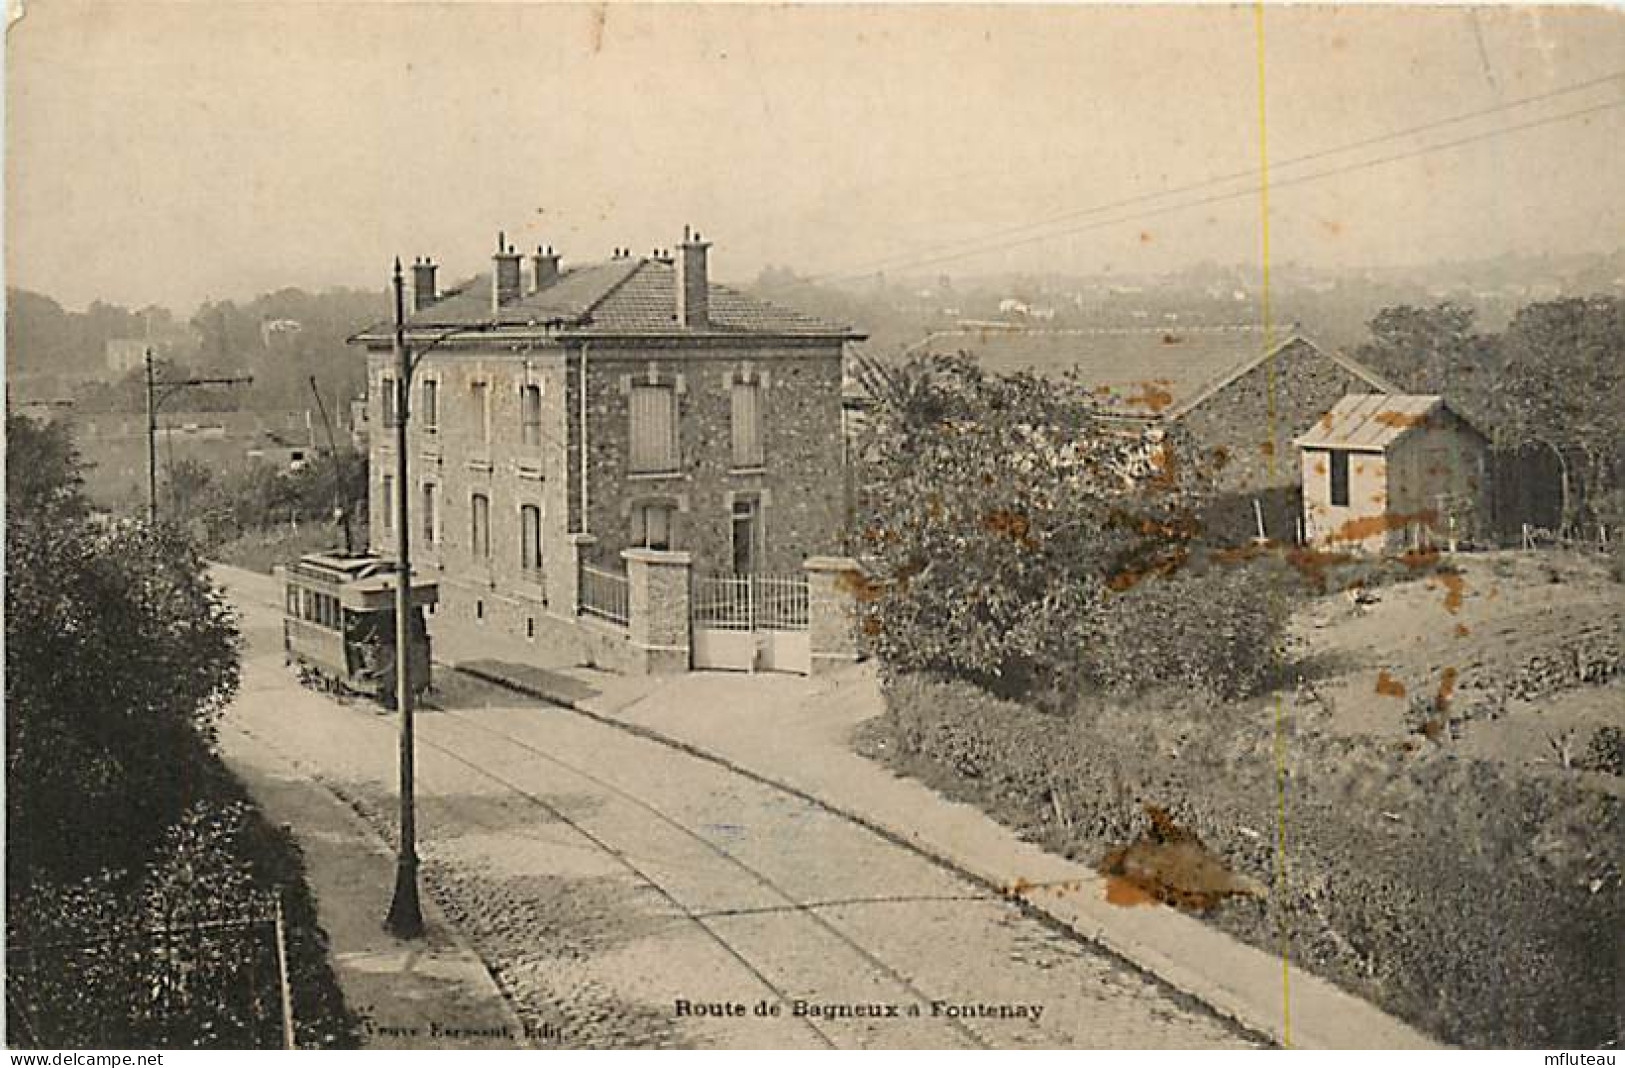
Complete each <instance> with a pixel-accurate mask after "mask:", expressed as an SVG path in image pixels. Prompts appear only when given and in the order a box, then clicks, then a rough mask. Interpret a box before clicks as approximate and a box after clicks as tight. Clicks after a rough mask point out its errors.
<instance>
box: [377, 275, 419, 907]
mask: <svg viewBox="0 0 1625 1068" xmlns="http://www.w3.org/2000/svg"><path fill="white" fill-rule="evenodd" d="M393 285H394V290H395V501H394V507H395V568H396V570H395V707H396V708H398V709H399V710H400V714H401V757H400V772H401V813H400V824H401V827H400V830H401V841H400V849H399V850H398V851H397V853H396V857H395V895H394V897H393V898H391V899H390V902H389V915H388V916H387V917H386V918H385V920H384V928H385V929H386V930H388V931H389V932H390V933H391V934H393V935H395V936H396V937H398V938H421V937H423V906H422V904H421V903H420V902H419V900H418V848H417V812H416V806H415V804H414V803H413V796H412V793H413V783H412V777H413V766H412V765H413V759H412V757H413V742H412V656H411V653H412V645H411V639H412V627H411V611H412V552H411V547H412V535H411V532H410V528H409V526H408V524H409V523H410V522H411V508H410V507H409V505H408V501H407V498H408V489H407V487H408V486H409V485H410V484H411V483H409V482H408V481H407V466H408V465H407V456H406V417H407V401H408V400H409V399H410V397H411V387H410V382H411V378H412V360H411V356H410V355H409V354H408V352H407V351H406V304H405V300H406V297H405V282H404V280H403V279H402V277H401V261H400V259H399V258H398V257H397V258H396V260H395V275H394V278H393Z"/></svg>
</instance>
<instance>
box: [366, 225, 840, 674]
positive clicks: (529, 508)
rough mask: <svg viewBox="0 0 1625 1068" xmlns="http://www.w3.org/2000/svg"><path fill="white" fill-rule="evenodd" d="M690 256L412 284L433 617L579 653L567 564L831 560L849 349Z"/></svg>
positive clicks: (379, 531)
mask: <svg viewBox="0 0 1625 1068" xmlns="http://www.w3.org/2000/svg"><path fill="white" fill-rule="evenodd" d="M708 250H709V246H708V245H707V244H706V243H705V242H703V241H701V240H700V238H699V237H698V235H693V236H685V239H684V242H683V243H682V244H681V245H680V246H679V247H678V248H677V249H676V250H675V254H674V255H666V254H663V253H656V254H654V255H651V256H647V257H634V256H632V255H630V254H629V253H625V252H621V251H618V252H617V254H616V255H615V256H614V257H613V258H611V259H610V260H608V261H606V262H601V263H595V264H588V265H584V266H580V267H573V268H568V269H566V268H563V267H561V265H560V259H559V257H558V255H557V254H555V253H553V252H551V250H548V249H541V248H539V249H537V251H536V253H535V254H534V255H531V256H529V257H521V256H520V254H519V253H517V252H516V251H514V250H513V249H512V248H511V247H509V246H505V245H503V244H502V243H501V242H500V240H499V244H498V251H497V253H496V255H495V256H494V258H493V264H492V270H491V272H490V274H488V275H483V276H480V277H478V278H475V279H473V280H471V281H470V282H467V283H465V284H463V285H461V286H458V287H455V288H453V289H451V290H449V291H445V292H442V291H440V290H439V289H438V288H437V287H436V281H435V275H436V270H437V269H436V267H435V265H434V264H433V263H431V262H428V261H419V262H418V263H415V264H413V265H412V267H411V272H410V273H411V275H412V278H411V281H412V285H411V290H412V292H411V297H410V300H409V304H408V315H407V317H406V338H407V345H408V348H409V349H410V350H411V351H413V352H414V354H416V355H417V361H418V362H417V364H416V367H415V370H414V372H413V375H412V381H411V391H410V405H411V410H410V413H409V418H408V420H407V428H408V448H409V450H410V452H409V461H410V470H411V475H410V477H411V481H412V484H411V485H410V486H407V487H405V490H406V492H408V493H410V494H411V495H412V497H411V502H410V503H411V514H412V520H411V521H412V523H413V526H414V529H413V530H412V531H411V532H410V533H411V535H412V538H413V545H414V548H413V556H414V560H415V562H417V563H418V564H419V566H425V567H428V568H432V569H434V570H437V571H438V572H439V573H440V582H441V587H442V606H441V608H440V609H439V610H438V612H437V615H440V616H445V615H449V616H451V617H453V618H454V619H456V620H457V621H459V622H466V623H470V624H473V625H475V626H485V627H490V628H493V630H495V631H500V632H502V633H503V634H505V635H508V636H510V637H518V638H520V639H523V640H527V641H540V640H543V639H544V638H551V639H558V638H559V637H560V636H561V634H560V632H559V628H561V627H562V628H566V629H567V630H568V631H569V632H570V633H569V634H568V635H564V636H566V637H570V638H572V640H576V641H579V642H582V643H584V644H585V645H590V644H591V641H592V640H593V639H592V636H591V635H590V634H586V633H585V632H583V631H582V626H583V621H582V619H581V614H580V608H581V600H582V596H581V590H580V588H579V586H580V583H581V581H582V574H583V571H582V565H585V566H586V568H587V569H589V570H596V571H599V572H606V573H608V574H610V575H611V576H614V575H618V574H625V572H626V567H627V559H626V556H625V554H626V553H627V552H628V551H633V550H648V551H650V552H652V553H654V554H657V556H659V554H667V555H672V554H683V555H684V558H685V560H686V564H685V566H688V567H691V568H692V570H693V571H694V573H695V574H702V575H730V576H731V575H758V574H764V573H794V572H797V571H799V569H801V568H802V566H803V564H804V563H805V562H806V561H807V560H808V559H809V558H816V557H818V556H820V555H822V554H830V553H834V552H837V551H839V549H840V546H841V544H842V540H843V530H844V526H845V521H846V514H845V509H846V490H845V485H846V484H845V473H844V468H843V464H842V440H841V368H842V352H843V347H844V345H845V344H846V342H847V341H849V340H851V339H853V338H855V337H857V336H858V335H856V334H854V333H853V332H852V331H850V330H849V329H847V328H845V327H841V326H837V325H833V324H828V323H824V322H821V321H819V320H816V319H813V318H811V317H809V316H804V315H800V314H798V313H795V312H791V311H788V310H785V309H782V308H778V307H775V306H772V305H769V304H766V303H763V302H761V301H757V300H754V299H752V298H749V297H747V296H745V295H744V294H741V293H738V292H736V291H734V290H732V289H729V288H727V287H724V286H720V285H716V284H714V283H712V282H711V281H710V279H709V277H708V263H707V260H708ZM523 259H528V260H529V264H528V266H527V265H526V264H524V263H523V262H522V260H523ZM353 340H354V341H355V342H356V343H358V344H362V345H365V346H366V347H367V350H368V382H369V396H370V400H369V405H368V407H369V411H368V423H369V427H370V432H369V435H368V442H369V444H368V447H369V452H370V458H371V471H372V475H371V477H372V492H371V494H370V497H371V523H370V530H371V532H372V535H371V536H372V540H373V547H374V549H375V550H376V551H378V552H380V553H384V554H391V553H393V551H394V545H395V532H394V523H395V515H394V506H393V503H392V502H393V500H394V495H395V494H396V493H398V492H400V491H401V487H398V486H396V485H395V484H394V483H395V477H396V475H395V471H396V464H395V459H394V449H395V433H394V430H393V429H392V428H393V426H394V422H395V411H394V409H395V406H396V403H397V401H396V384H395V377H396V365H395V356H394V351H393V335H392V330H391V329H390V328H389V326H388V324H385V325H381V326H379V327H374V328H372V329H370V330H368V331H366V332H363V333H362V334H360V335H357V337H356V338H354V339H353ZM584 655H586V654H585V653H584ZM589 658H590V657H589Z"/></svg>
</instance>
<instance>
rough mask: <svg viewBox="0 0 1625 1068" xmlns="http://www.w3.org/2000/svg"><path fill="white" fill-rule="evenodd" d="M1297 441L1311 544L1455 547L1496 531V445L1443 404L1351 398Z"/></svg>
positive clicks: (1394, 397)
mask: <svg viewBox="0 0 1625 1068" xmlns="http://www.w3.org/2000/svg"><path fill="white" fill-rule="evenodd" d="M1296 444H1297V446H1298V451H1299V456H1300V463H1301V465H1302V476H1303V525H1304V538H1305V540H1306V541H1307V542H1309V543H1310V544H1311V545H1319V546H1323V547H1327V548H1340V549H1357V550H1361V551H1366V552H1382V551H1384V550H1390V549H1398V548H1404V547H1407V546H1410V547H1418V546H1422V545H1448V546H1450V547H1452V548H1454V547H1455V545H1456V544H1457V543H1459V542H1461V541H1472V540H1474V539H1475V538H1477V537H1479V536H1480V535H1481V534H1483V533H1484V532H1487V531H1488V529H1489V521H1490V490H1491V487H1490V477H1489V439H1488V438H1487V437H1485V435H1484V434H1483V433H1482V432H1481V431H1479V430H1478V428H1476V427H1474V426H1473V425H1472V424H1471V423H1469V422H1468V421H1467V420H1466V419H1464V418H1462V417H1461V415H1460V414H1458V413H1457V412H1455V411H1453V410H1452V409H1451V408H1450V407H1449V405H1447V404H1445V402H1444V398H1442V397H1437V396H1428V395H1406V394H1383V393H1355V394H1349V395H1348V396H1345V397H1344V398H1343V399H1341V400H1339V401H1338V402H1337V403H1336V404H1335V405H1334V406H1333V407H1332V409H1331V411H1329V412H1327V413H1326V414H1324V415H1322V416H1321V417H1320V418H1319V419H1317V420H1316V421H1315V424H1314V425H1313V426H1312V427H1310V428H1309V430H1307V431H1306V432H1305V433H1303V434H1302V435H1300V436H1299V437H1298V438H1297V439H1296Z"/></svg>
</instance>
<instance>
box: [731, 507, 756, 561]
mask: <svg viewBox="0 0 1625 1068" xmlns="http://www.w3.org/2000/svg"><path fill="white" fill-rule="evenodd" d="M761 537H762V523H761V515H760V509H759V506H758V505H757V503H756V501H754V500H749V499H747V500H737V501H734V504H733V563H734V574H736V575H749V574H751V573H752V572H754V571H755V570H756V558H757V550H758V548H759V547H760V545H761Z"/></svg>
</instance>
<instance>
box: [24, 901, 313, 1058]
mask: <svg viewBox="0 0 1625 1068" xmlns="http://www.w3.org/2000/svg"><path fill="white" fill-rule="evenodd" d="M15 933H16V932H13V938H8V940H7V944H6V979H5V982H6V1019H7V1022H8V1028H7V1030H8V1032H9V1034H8V1035H7V1039H8V1044H9V1045H11V1046H13V1047H16V1046H32V1047H34V1048H51V1047H73V1046H77V1047H92V1048H164V1047H168V1048H229V1049H293V1048H295V1043H294V1017H293V997H292V988H291V984H290V978H289V973H288V950H287V928H286V924H285V923H284V920H283V916H282V906H281V903H280V902H279V901H277V902H266V903H263V904H262V903H255V904H254V905H252V906H249V907H245V908H243V909H240V910H236V911H233V912H230V913H223V914H220V915H218V916H216V917H214V918H210V919H207V920H194V921H191V922H170V923H166V924H164V925H162V926H136V925H131V926H124V927H115V928H112V929H109V930H106V931H105V932H102V933H99V934H96V935H84V934H76V935H74V936H73V937H67V938H43V939H40V940H37V941H21V940H16V939H15V937H14V936H15Z"/></svg>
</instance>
